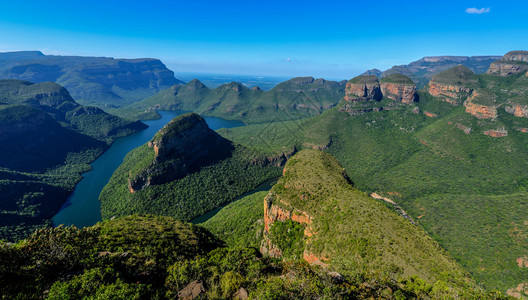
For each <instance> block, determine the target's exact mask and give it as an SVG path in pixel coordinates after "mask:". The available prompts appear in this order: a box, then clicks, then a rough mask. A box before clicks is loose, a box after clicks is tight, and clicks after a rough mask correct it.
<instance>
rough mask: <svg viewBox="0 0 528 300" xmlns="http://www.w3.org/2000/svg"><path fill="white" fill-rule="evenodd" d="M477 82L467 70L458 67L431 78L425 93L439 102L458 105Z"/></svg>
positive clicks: (460, 66) (469, 93)
mask: <svg viewBox="0 0 528 300" xmlns="http://www.w3.org/2000/svg"><path fill="white" fill-rule="evenodd" d="M476 84H477V80H476V79H475V74H474V73H473V72H472V71H471V70H470V69H468V68H466V67H464V66H462V65H458V66H456V67H454V68H451V69H449V70H447V71H444V72H441V73H439V74H437V75H435V76H433V77H432V78H431V81H429V84H428V86H427V91H428V92H429V94H431V95H432V96H434V97H438V98H439V99H440V100H442V101H445V102H448V103H451V104H453V105H460V104H462V103H463V102H464V100H465V99H467V97H468V96H469V95H471V93H472V92H473V89H474V88H475V85H476Z"/></svg>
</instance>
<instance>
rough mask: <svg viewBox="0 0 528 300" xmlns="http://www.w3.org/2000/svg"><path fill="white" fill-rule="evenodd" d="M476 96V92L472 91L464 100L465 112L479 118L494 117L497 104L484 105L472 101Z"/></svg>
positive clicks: (495, 116)
mask: <svg viewBox="0 0 528 300" xmlns="http://www.w3.org/2000/svg"><path fill="white" fill-rule="evenodd" d="M476 97H478V92H474V93H473V95H472V96H471V97H469V98H468V99H467V100H466V101H465V102H464V106H465V107H466V112H467V113H470V114H472V115H474V116H475V117H477V118H479V119H496V118H497V116H498V115H497V106H486V105H481V104H476V103H473V100H474V99H475V98H476Z"/></svg>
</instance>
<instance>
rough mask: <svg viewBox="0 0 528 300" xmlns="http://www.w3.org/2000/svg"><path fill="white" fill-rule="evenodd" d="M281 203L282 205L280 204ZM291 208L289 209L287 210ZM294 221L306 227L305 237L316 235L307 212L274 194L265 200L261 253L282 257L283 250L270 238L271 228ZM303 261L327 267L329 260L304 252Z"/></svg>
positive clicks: (270, 194)
mask: <svg viewBox="0 0 528 300" xmlns="http://www.w3.org/2000/svg"><path fill="white" fill-rule="evenodd" d="M279 203H280V204H279ZM286 207H289V208H286ZM287 220H292V221H294V222H298V223H301V224H304V225H306V227H305V229H304V236H305V237H307V238H309V237H311V236H312V235H314V234H315V232H314V230H313V229H312V227H311V224H312V217H311V216H310V215H308V214H307V213H306V212H304V211H301V210H298V209H296V208H294V207H290V205H289V204H288V203H286V202H284V201H282V200H281V199H280V198H278V197H277V196H276V195H274V194H273V193H272V192H270V193H269V194H268V195H267V196H266V198H264V238H263V240H262V243H261V247H260V251H261V252H263V253H266V254H268V255H269V256H271V257H282V250H281V249H279V248H278V247H277V246H275V245H273V243H272V242H271V239H270V238H269V234H270V228H271V226H272V225H273V223H275V222H284V221H287ZM303 259H304V260H305V261H306V262H308V263H310V264H318V265H322V266H325V265H326V264H325V263H324V262H323V261H326V260H328V258H326V257H322V256H321V257H319V256H317V255H315V254H314V253H311V252H310V251H308V250H306V249H305V251H304V252H303Z"/></svg>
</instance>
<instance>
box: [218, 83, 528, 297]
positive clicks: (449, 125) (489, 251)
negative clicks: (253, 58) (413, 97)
mask: <svg viewBox="0 0 528 300" xmlns="http://www.w3.org/2000/svg"><path fill="white" fill-rule="evenodd" d="M472 76H473V75H472ZM476 79H477V82H480V84H482V85H481V86H482V87H485V88H490V87H491V86H493V88H492V89H493V90H494V92H495V93H496V94H497V95H498V96H497V97H498V98H499V99H500V98H501V97H503V96H501V94H500V93H499V92H497V91H500V90H505V91H508V89H511V90H515V89H514V88H513V87H516V86H517V87H519V89H517V90H520V87H522V85H521V84H520V83H519V82H521V81H522V80H526V79H525V78H524V77H522V76H519V75H514V76H512V77H506V78H502V77H492V76H489V75H478V76H477V77H476ZM472 82H475V81H472ZM508 82H512V84H511V85H506V84H507V83H508ZM513 82H516V83H515V85H514V84H513ZM506 87H507V88H506ZM420 99H421V100H420V102H419V103H417V104H416V105H417V106H418V107H419V108H420V110H421V111H422V112H424V111H425V112H428V113H433V114H435V115H436V117H427V116H425V115H424V114H417V113H415V112H416V111H415V110H414V107H415V106H414V105H410V106H402V107H400V109H397V110H391V111H380V112H372V113H368V114H364V115H360V116H351V115H349V114H348V113H346V112H340V111H339V107H337V108H335V109H331V110H329V111H327V112H325V113H323V114H322V115H320V116H316V117H313V118H310V119H306V120H298V121H290V122H281V123H276V124H263V125H251V126H246V127H243V128H234V129H228V130H221V131H220V133H221V134H222V135H223V136H225V137H226V138H228V139H231V140H233V141H235V142H237V143H240V144H242V145H251V146H253V147H256V148H259V149H262V150H267V151H270V152H271V151H279V150H280V149H282V148H283V147H294V146H295V147H297V149H303V148H312V147H317V148H320V149H326V151H328V152H330V153H331V154H333V155H334V156H335V157H336V158H338V160H339V161H340V162H341V163H342V164H343V166H344V167H345V169H346V170H347V173H348V174H349V175H350V177H351V178H353V181H354V183H355V186H356V187H357V188H358V189H360V190H362V191H365V192H369V193H370V192H374V191H377V192H378V193H381V194H384V195H385V196H388V197H389V198H392V199H393V200H395V201H396V202H397V203H398V204H399V205H400V206H402V207H403V208H404V209H405V210H406V211H408V212H409V213H410V214H411V215H412V217H414V219H415V220H416V221H417V222H419V223H420V224H421V225H422V226H424V228H425V229H426V230H427V231H428V232H429V233H430V234H432V235H433V236H434V237H435V238H436V239H437V240H438V241H439V242H440V244H441V246H442V247H444V248H445V249H446V250H448V252H450V253H452V255H453V256H454V257H455V258H456V259H457V260H458V261H459V262H460V263H461V264H462V265H463V266H465V267H467V268H468V270H469V271H470V272H471V273H472V274H473V275H474V277H475V278H476V280H477V281H479V282H483V283H484V285H485V286H486V287H488V288H500V289H502V290H503V291H506V290H507V289H509V288H512V287H516V286H517V285H519V284H520V283H522V282H524V280H523V279H525V278H526V277H527V275H528V273H527V272H528V269H526V268H521V267H519V266H517V265H516V264H517V263H516V261H517V259H518V258H520V257H523V256H524V255H525V254H526V253H527V251H528V247H527V246H526V244H523V243H519V242H514V241H513V240H512V237H511V235H512V232H517V229H519V230H521V231H522V228H520V227H519V225H516V224H521V223H523V222H524V221H523V222H521V220H524V219H525V218H524V219H523V217H522V213H521V212H522V211H523V207H524V206H523V205H524V204H522V202H519V201H517V202H515V201H513V202H511V205H508V206H502V205H497V202H495V201H491V200H496V201H499V202H500V201H502V200H500V199H518V197H519V196H516V195H519V194H520V195H523V194H525V193H526V186H527V182H528V177H527V176H528V175H527V173H526V172H525V170H526V168H527V167H528V166H527V165H526V163H527V162H528V159H527V158H528V144H527V139H526V137H525V134H526V133H523V132H520V131H519V130H518V128H528V119H526V118H518V117H514V116H512V115H511V114H509V113H506V112H505V111H504V109H503V108H502V107H500V108H499V109H498V111H499V116H498V118H497V119H496V120H480V119H477V118H475V117H474V116H472V115H470V114H467V113H466V112H465V111H464V108H463V107H455V106H452V105H451V104H448V103H445V102H442V101H439V100H437V99H435V98H433V97H431V96H430V95H429V94H427V93H425V92H422V93H421V95H420ZM502 127H504V128H505V129H506V130H507V131H508V135H507V136H505V137H501V138H493V137H489V136H486V135H484V134H483V132H484V131H486V130H489V129H497V128H502ZM468 128H469V129H468ZM292 132H294V134H292ZM466 132H468V134H466ZM521 197H522V196H521ZM480 198H482V199H488V200H489V201H483V202H482V203H479V205H475V206H471V210H469V211H471V212H472V214H471V215H472V216H478V217H474V218H473V217H468V214H467V212H468V211H465V210H462V211H455V210H453V207H457V206H463V207H465V209H469V206H470V205H473V204H472V203H474V202H473V200H472V199H480ZM447 199H450V200H451V201H449V202H447ZM451 202H453V203H457V206H451V208H450V209H448V210H447V211H449V212H450V213H449V214H446V213H445V212H442V210H441V208H447V206H449V205H451V204H450V203H451ZM498 215H500V216H503V217H504V220H502V219H500V222H498V220H497V216H498ZM440 216H443V217H442V218H440ZM498 224H502V225H498ZM446 228H449V230H447V229H446ZM483 228H489V229H486V230H483ZM491 228H494V229H493V230H492V229H491ZM516 228H517V229H516ZM467 237H471V238H467ZM483 245H493V247H488V246H486V247H484V246H483ZM481 258H485V259H481ZM502 270H508V271H504V272H503V271H502Z"/></svg>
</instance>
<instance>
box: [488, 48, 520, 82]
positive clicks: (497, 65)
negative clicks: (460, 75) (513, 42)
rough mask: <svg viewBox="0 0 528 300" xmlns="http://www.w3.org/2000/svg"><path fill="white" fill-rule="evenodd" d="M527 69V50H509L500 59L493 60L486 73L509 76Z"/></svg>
mask: <svg viewBox="0 0 528 300" xmlns="http://www.w3.org/2000/svg"><path fill="white" fill-rule="evenodd" d="M527 70H528V51H510V52H508V53H506V54H505V55H504V56H503V57H502V58H501V59H500V60H497V61H495V62H493V63H492V64H491V65H490V67H489V69H488V71H487V72H486V73H487V74H489V75H495V76H509V75H514V74H520V73H524V72H526V71H527Z"/></svg>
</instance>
